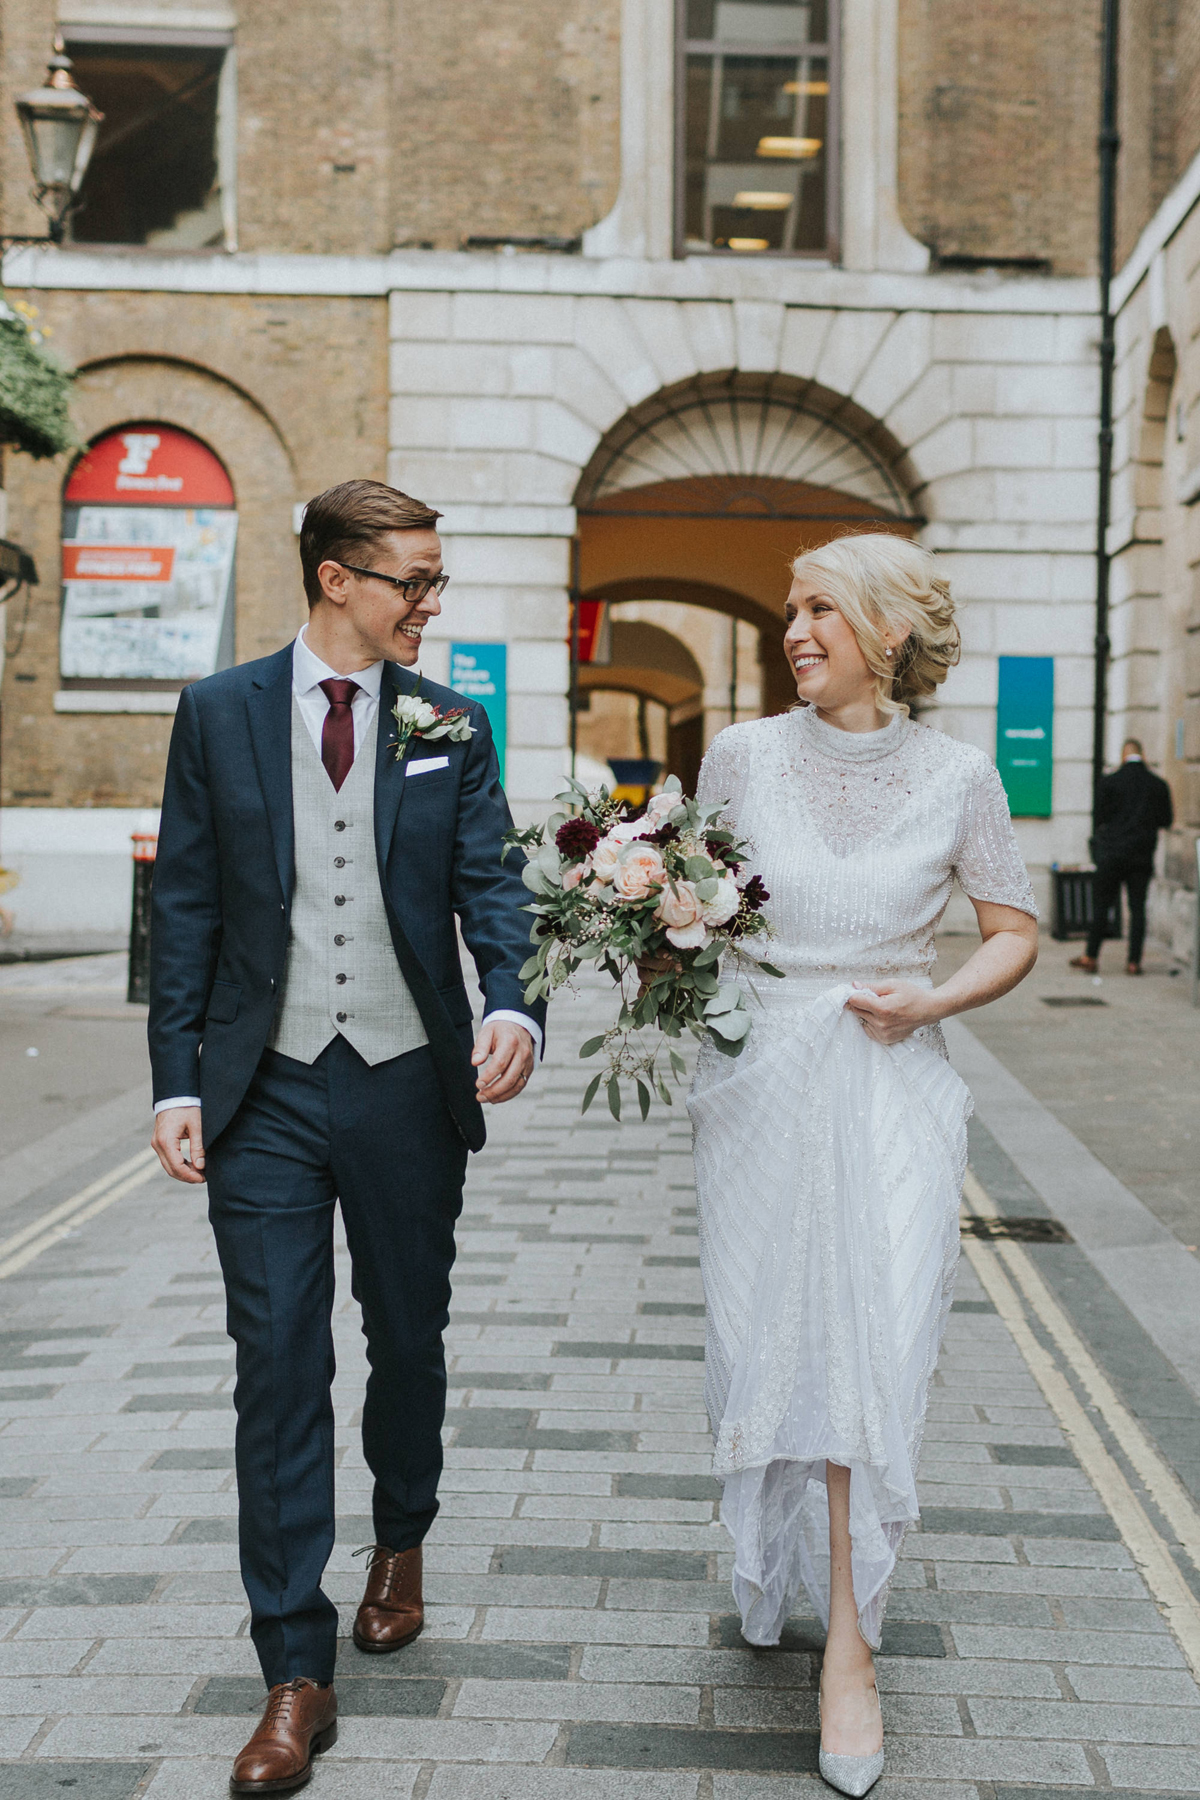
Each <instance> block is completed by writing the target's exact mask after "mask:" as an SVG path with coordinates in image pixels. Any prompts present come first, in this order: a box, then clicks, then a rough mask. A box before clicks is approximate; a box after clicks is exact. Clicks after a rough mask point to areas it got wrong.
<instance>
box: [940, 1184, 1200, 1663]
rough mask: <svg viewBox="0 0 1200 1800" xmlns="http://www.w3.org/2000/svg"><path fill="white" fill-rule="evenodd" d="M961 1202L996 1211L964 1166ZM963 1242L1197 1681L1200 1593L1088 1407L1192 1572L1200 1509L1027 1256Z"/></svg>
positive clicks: (1015, 1247)
mask: <svg viewBox="0 0 1200 1800" xmlns="http://www.w3.org/2000/svg"><path fill="white" fill-rule="evenodd" d="M963 1204H964V1207H965V1209H966V1210H967V1211H968V1212H969V1213H972V1214H974V1215H975V1216H976V1217H977V1218H982V1219H994V1218H996V1217H998V1216H999V1212H998V1208H997V1207H996V1205H995V1203H994V1202H993V1200H992V1198H991V1196H990V1195H989V1194H988V1193H987V1192H986V1191H985V1190H984V1188H983V1187H982V1186H981V1185H980V1183H979V1181H978V1180H977V1179H976V1177H975V1176H974V1175H973V1174H971V1173H970V1172H968V1175H967V1179H966V1183H965V1185H964V1188H963ZM963 1248H964V1250H965V1251H966V1254H967V1257H968V1258H969V1260H970V1262H971V1266H972V1267H973V1269H974V1270H975V1273H976V1274H977V1275H978V1277H979V1279H980V1282H981V1283H982V1285H983V1289H984V1292H985V1293H986V1294H987V1296H988V1299H989V1300H990V1301H991V1302H992V1304H993V1306H994V1307H995V1308H996V1311H997V1312H998V1313H999V1314H1000V1317H1001V1318H1002V1319H1003V1320H1004V1323H1005V1324H1006V1325H1007V1326H1008V1329H1009V1330H1010V1331H1011V1333H1012V1335H1013V1337H1014V1338H1015V1339H1016V1343H1017V1348H1018V1349H1019V1350H1020V1352H1021V1355H1022V1356H1023V1357H1024V1358H1025V1361H1026V1363H1027V1364H1028V1366H1029V1371H1030V1373H1031V1374H1032V1376H1033V1378H1034V1380H1035V1381H1036V1382H1037V1384H1038V1386H1039V1387H1040V1388H1041V1390H1042V1393H1043V1394H1044V1395H1045V1397H1046V1403H1047V1405H1048V1406H1049V1407H1050V1410H1051V1411H1052V1412H1053V1414H1054V1416H1055V1418H1056V1419H1057V1420H1058V1423H1059V1425H1060V1426H1061V1428H1062V1432H1063V1435H1064V1436H1065V1438H1066V1439H1067V1442H1068V1443H1069V1444H1070V1446H1071V1448H1072V1450H1073V1451H1074V1452H1075V1455H1076V1456H1077V1458H1078V1459H1079V1462H1080V1465H1081V1466H1082V1468H1083V1471H1084V1473H1085V1474H1086V1475H1087V1477H1088V1480H1089V1481H1090V1482H1091V1483H1092V1486H1093V1487H1094V1488H1095V1490H1096V1492H1097V1494H1098V1495H1099V1496H1100V1498H1101V1500H1102V1501H1103V1502H1104V1505H1105V1507H1106V1508H1107V1509H1108V1512H1109V1514H1110V1515H1111V1517H1112V1520H1113V1523H1114V1524H1115V1525H1116V1527H1117V1529H1118V1531H1119V1532H1120V1534H1121V1536H1122V1538H1123V1539H1124V1541H1125V1545H1126V1547H1127V1549H1128V1550H1129V1552H1130V1554H1131V1555H1132V1557H1133V1560H1134V1562H1135V1563H1136V1564H1137V1566H1138V1568H1139V1570H1140V1571H1141V1574H1142V1578H1143V1580H1144V1581H1145V1583H1146V1586H1147V1587H1148V1588H1149V1589H1150V1592H1151V1594H1152V1595H1153V1597H1154V1599H1155V1601H1156V1602H1157V1604H1158V1608H1159V1611H1160V1612H1161V1613H1162V1615H1163V1617H1164V1618H1165V1619H1166V1621H1167V1624H1168V1625H1169V1626H1170V1628H1171V1630H1172V1631H1173V1632H1174V1634H1175V1638H1176V1640H1177V1641H1178V1644H1179V1647H1180V1649H1181V1650H1182V1651H1183V1654H1184V1655H1185V1656H1186V1658H1187V1660H1188V1663H1189V1664H1190V1665H1191V1669H1192V1672H1193V1674H1194V1675H1196V1676H1197V1678H1200V1599H1197V1597H1196V1595H1195V1594H1194V1593H1193V1591H1192V1589H1191V1588H1190V1587H1189V1585H1188V1583H1187V1582H1186V1581H1185V1580H1184V1578H1183V1575H1182V1573H1181V1572H1180V1569H1179V1566H1178V1564H1177V1562H1176V1560H1175V1556H1174V1555H1173V1554H1172V1551H1171V1548H1170V1547H1169V1540H1168V1538H1167V1537H1164V1535H1163V1533H1162V1531H1161V1530H1160V1529H1159V1526H1158V1525H1157V1524H1156V1523H1155V1521H1154V1519H1153V1518H1152V1517H1151V1515H1150V1513H1149V1512H1148V1511H1147V1510H1146V1507H1145V1506H1144V1505H1143V1504H1142V1501H1141V1499H1140V1497H1139V1496H1138V1494H1137V1492H1136V1491H1135V1489H1134V1487H1133V1485H1132V1483H1131V1482H1130V1481H1129V1479H1128V1477H1127V1476H1126V1474H1125V1470H1124V1469H1123V1468H1122V1466H1121V1464H1120V1462H1119V1461H1118V1460H1117V1458H1116V1457H1115V1456H1114V1455H1113V1454H1112V1452H1111V1451H1110V1450H1109V1448H1108V1446H1107V1444H1106V1443H1105V1441H1104V1438H1103V1437H1102V1436H1101V1433H1100V1431H1099V1430H1097V1427H1096V1425H1095V1423H1093V1420H1092V1418H1089V1416H1088V1408H1089V1407H1090V1408H1091V1409H1092V1411H1093V1412H1094V1413H1095V1414H1096V1415H1098V1417H1099V1419H1100V1421H1101V1422H1102V1424H1103V1425H1104V1426H1105V1428H1106V1429H1107V1431H1108V1433H1109V1435H1110V1437H1111V1438H1112V1441H1113V1442H1114V1443H1115V1444H1116V1445H1117V1446H1118V1447H1119V1449H1120V1451H1121V1454H1122V1456H1123V1457H1124V1458H1125V1460H1126V1462H1127V1464H1128V1466H1129V1468H1130V1469H1131V1470H1132V1471H1133V1474H1134V1476H1135V1477H1136V1479H1137V1480H1138V1482H1139V1483H1140V1484H1141V1487H1142V1489H1143V1491H1144V1493H1145V1495H1146V1496H1147V1498H1148V1499H1149V1500H1150V1501H1151V1502H1152V1503H1153V1506H1154V1508H1155V1510H1156V1511H1157V1513H1158V1514H1159V1516H1160V1518H1161V1519H1162V1521H1163V1522H1164V1524H1165V1525H1166V1526H1167V1528H1168V1531H1169V1533H1170V1540H1171V1541H1173V1543H1174V1545H1175V1548H1176V1549H1177V1550H1181V1551H1182V1552H1183V1554H1184V1555H1185V1556H1186V1557H1187V1558H1188V1560H1189V1561H1190V1562H1191V1563H1192V1565H1193V1567H1194V1568H1195V1569H1196V1570H1197V1571H1200V1511H1198V1510H1197V1507H1196V1504H1195V1501H1194V1500H1193V1499H1192V1496H1191V1495H1190V1494H1189V1493H1188V1491H1187V1489H1186V1488H1185V1487H1184V1485H1183V1483H1182V1482H1181V1481H1180V1480H1179V1477H1178V1476H1177V1475H1176V1474H1175V1471H1174V1470H1173V1469H1172V1468H1171V1467H1170V1465H1169V1464H1168V1463H1167V1462H1166V1460H1165V1459H1164V1457H1163V1455H1162V1453H1161V1451H1160V1450H1159V1449H1158V1447H1157V1445H1155V1444H1153V1443H1152V1442H1151V1440H1150V1439H1149V1437H1147V1435H1146V1433H1145V1432H1144V1431H1143V1429H1142V1427H1141V1426H1140V1425H1139V1424H1138V1422H1137V1420H1136V1419H1135V1418H1134V1416H1133V1414H1132V1413H1131V1412H1130V1411H1129V1409H1128V1408H1127V1407H1126V1406H1125V1404H1124V1402H1123V1401H1122V1400H1121V1399H1120V1397H1119V1396H1118V1394H1117V1393H1116V1391H1115V1390H1114V1388H1113V1386H1112V1383H1111V1382H1110V1381H1109V1380H1108V1377H1107V1376H1106V1375H1105V1374H1104V1372H1103V1370H1102V1369H1101V1368H1100V1367H1099V1365H1098V1364H1097V1362H1096V1360H1095V1358H1094V1357H1093V1356H1092V1354H1091V1352H1090V1351H1089V1350H1088V1348H1087V1346H1086V1345H1085V1344H1084V1343H1083V1341H1082V1339H1081V1338H1080V1337H1079V1334H1078V1333H1077V1332H1076V1331H1075V1329H1074V1327H1073V1326H1072V1324H1071V1322H1070V1320H1069V1319H1068V1318H1067V1315H1066V1314H1065V1313H1064V1312H1063V1310H1062V1308H1061V1307H1060V1306H1059V1304H1058V1302H1057V1300H1055V1298H1054V1296H1053V1295H1052V1294H1051V1293H1050V1291H1049V1289H1048V1288H1047V1286H1046V1284H1045V1282H1044V1281H1043V1280H1042V1278H1041V1276H1040V1275H1039V1274H1038V1272H1037V1269H1036V1267H1035V1266H1034V1262H1033V1259H1032V1257H1031V1256H1030V1255H1029V1253H1028V1252H1027V1251H1026V1250H1023V1249H1022V1248H1021V1246H1020V1244H1017V1243H1013V1242H1012V1241H1011V1240H1007V1239H1003V1238H997V1239H992V1240H986V1239H982V1238H974V1237H965V1238H964V1239H963ZM1031 1317H1032V1318H1033V1319H1036V1321H1037V1322H1038V1324H1039V1325H1040V1326H1041V1327H1042V1330H1043V1331H1044V1332H1045V1334H1046V1336H1047V1337H1048V1338H1049V1339H1050V1341H1051V1343H1052V1344H1053V1345H1054V1348H1055V1350H1057V1352H1058V1357H1059V1358H1060V1359H1061V1362H1060V1361H1059V1360H1056V1358H1055V1357H1054V1356H1053V1355H1052V1354H1051V1352H1050V1351H1049V1350H1048V1349H1047V1348H1046V1346H1045V1344H1044V1343H1043V1342H1042V1340H1041V1339H1040V1338H1039V1337H1038V1335H1037V1334H1036V1333H1035V1332H1034V1330H1033V1329H1032V1326H1031V1324H1030V1318H1031ZM1063 1365H1065V1368H1066V1369H1069V1370H1070V1372H1071V1374H1072V1375H1073V1376H1074V1377H1075V1381H1076V1382H1077V1383H1078V1385H1079V1388H1080V1389H1081V1390H1082V1392H1083V1394H1085V1395H1086V1396H1087V1403H1088V1404H1087V1406H1085V1405H1084V1404H1083V1402H1082V1401H1081V1400H1080V1398H1079V1394H1078V1393H1077V1392H1076V1389H1075V1387H1074V1386H1073V1385H1072V1383H1071V1381H1070V1380H1068V1378H1067V1374H1066V1373H1065V1372H1064V1367H1063Z"/></svg>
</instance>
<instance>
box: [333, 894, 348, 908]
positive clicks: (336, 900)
mask: <svg viewBox="0 0 1200 1800" xmlns="http://www.w3.org/2000/svg"><path fill="white" fill-rule="evenodd" d="M333 904H334V905H335V906H345V904H346V896H345V894H335V895H334V896H333Z"/></svg>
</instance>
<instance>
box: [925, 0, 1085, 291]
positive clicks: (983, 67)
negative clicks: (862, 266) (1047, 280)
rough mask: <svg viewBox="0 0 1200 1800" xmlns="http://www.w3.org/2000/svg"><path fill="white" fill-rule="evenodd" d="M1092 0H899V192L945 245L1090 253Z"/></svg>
mask: <svg viewBox="0 0 1200 1800" xmlns="http://www.w3.org/2000/svg"><path fill="white" fill-rule="evenodd" d="M1099 16H1100V5H1099V0H969V3H968V4H964V3H963V0H900V58H901V73H900V146H901V148H900V201H901V209H902V211H903V214H904V219H905V223H906V224H907V226H908V228H909V230H910V231H912V232H913V233H914V234H915V235H916V236H917V237H919V238H921V239H922V241H923V242H925V243H928V244H930V245H931V246H932V247H933V248H934V249H935V250H936V251H940V252H941V253H943V254H950V255H970V256H1005V257H1008V256H1035V257H1045V258H1047V259H1048V260H1049V261H1050V262H1051V264H1052V265H1053V268H1054V271H1055V273H1056V274H1064V275H1076V274H1086V273H1087V272H1088V270H1089V269H1090V268H1091V267H1092V266H1093V260H1094V255H1095V235H1096V227H1095V197H1094V196H1095V169H1096V154H1095V144H1096V120H1097V109H1098V105H1099V102H1098V98H1097V85H1096V84H1097V80H1098V67H1099V65H1098V42H1099V38H1098V29H1099Z"/></svg>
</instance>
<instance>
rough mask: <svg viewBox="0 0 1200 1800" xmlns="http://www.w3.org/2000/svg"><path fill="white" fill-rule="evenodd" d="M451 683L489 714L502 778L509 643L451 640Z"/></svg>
mask: <svg viewBox="0 0 1200 1800" xmlns="http://www.w3.org/2000/svg"><path fill="white" fill-rule="evenodd" d="M450 686H451V687H452V688H453V689H454V691H455V693H456V694H463V695H465V697H466V698H467V699H469V700H478V702H479V704H480V706H482V708H483V710H484V712H485V713H486V714H487V716H488V723H489V725H490V726H491V728H492V737H493V739H494V740H495V744H496V755H497V757H498V758H499V760H500V779H501V781H503V780H504V761H505V751H506V749H507V747H508V645H507V644H451V646H450Z"/></svg>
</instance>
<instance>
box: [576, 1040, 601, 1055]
mask: <svg viewBox="0 0 1200 1800" xmlns="http://www.w3.org/2000/svg"><path fill="white" fill-rule="evenodd" d="M603 1048H604V1038H603V1037H594V1038H589V1039H588V1041H587V1043H586V1044H581V1045H580V1047H579V1054H580V1057H581V1058H582V1057H585V1056H595V1054H596V1052H597V1050H603Z"/></svg>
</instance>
